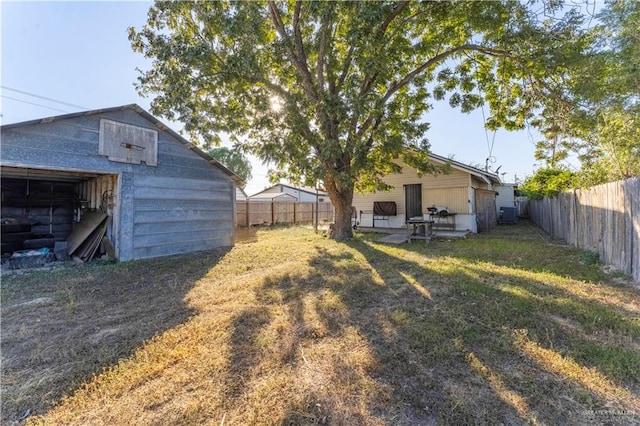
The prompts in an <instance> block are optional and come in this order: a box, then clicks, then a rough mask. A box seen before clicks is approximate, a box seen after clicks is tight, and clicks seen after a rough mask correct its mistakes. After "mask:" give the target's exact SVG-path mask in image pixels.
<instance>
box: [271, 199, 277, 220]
mask: <svg viewBox="0 0 640 426" xmlns="http://www.w3.org/2000/svg"><path fill="white" fill-rule="evenodd" d="M274 207H275V206H274V205H273V201H272V202H271V224H272V225H275V223H276V209H275V208H274Z"/></svg>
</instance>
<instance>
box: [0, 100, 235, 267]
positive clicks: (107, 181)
mask: <svg viewBox="0 0 640 426" xmlns="http://www.w3.org/2000/svg"><path fill="white" fill-rule="evenodd" d="M1 136H2V145H1V152H0V154H1V156H0V168H1V170H0V172H1V173H2V179H3V193H4V192H5V185H4V182H5V181H8V180H13V181H15V182H16V183H17V184H18V183H20V182H27V183H28V182H36V181H37V182H43V183H47V182H51V183H54V182H67V183H68V184H72V185H74V194H73V200H66V199H65V201H64V202H63V200H62V199H59V198H58V197H57V196H56V194H55V193H54V188H55V186H54V185H53V184H52V185H51V188H52V189H51V194H49V195H48V196H47V200H48V202H49V205H47V206H44V205H43V207H42V208H48V209H49V213H50V216H51V217H54V216H55V212H56V210H57V209H61V210H60V211H64V212H65V216H64V217H65V218H69V217H71V215H69V214H68V211H69V209H73V212H74V213H73V218H72V220H73V222H72V223H70V224H68V225H70V227H73V226H74V225H75V222H77V213H78V212H81V211H86V210H89V209H99V210H102V211H105V212H107V214H108V215H109V230H108V232H107V235H108V236H109V239H110V240H111V242H112V243H113V245H114V246H115V250H116V254H117V257H118V258H119V259H120V260H131V259H140V258H148V257H156V256H165V255H171V254H178V253H185V252H191V251H196V250H205V249H211V248H214V247H220V246H231V245H233V242H234V216H235V214H234V211H235V191H236V183H241V182H242V181H241V179H240V178H239V177H238V176H236V175H235V174H234V173H233V172H231V171H230V170H229V169H227V168H226V167H224V166H223V165H222V164H220V163H219V162H217V161H216V160H214V159H212V158H210V157H209V156H208V155H207V154H206V153H204V152H203V151H201V150H200V149H199V148H198V147H196V146H195V145H194V144H192V143H190V142H189V141H187V140H186V139H184V138H183V137H182V136H180V135H179V134H178V133H176V132H174V131H173V130H171V129H170V128H168V127H167V126H166V125H164V124H163V123H161V122H160V121H159V120H158V119H156V118H155V117H153V116H152V115H151V114H149V113H148V112H146V111H145V110H143V109H142V108H140V107H139V106H138V105H135V104H134V105H125V106H120V107H114V108H107V109H101V110H92V111H86V112H81V113H75V114H67V115H62V116H56V117H51V118H46V119H42V120H34V121H28V122H23V123H16V124H10V125H5V126H2V128H1ZM105 177H108V178H105ZM14 187H15V188H22V186H20V185H18V186H15V185H14ZM26 187H27V188H28V187H29V186H28V185H27V186H26ZM16 191H17V190H14V192H13V193H12V194H13V195H12V196H11V197H10V198H9V199H7V200H3V201H4V202H3V205H2V214H3V216H6V215H11V216H17V215H20V214H22V215H24V216H28V215H29V212H30V211H31V204H32V203H33V200H32V194H29V191H28V189H27V190H26V193H24V194H21V193H20V192H16ZM23 192H24V191H23ZM3 195H4V194H3ZM67 198H68V197H67ZM40 203H41V204H42V203H43V201H42V200H41V201H40ZM44 203H45V204H46V202H44ZM43 211H44V210H43ZM56 220H57V221H65V220H67V221H68V220H69V219H64V218H63V216H62V215H60V216H59V218H58V219H56ZM56 220H52V221H51V224H50V226H53V225H54V222H56ZM67 228H69V226H67V227H61V228H60V229H67ZM56 238H57V239H63V238H64V233H63V234H61V235H57V236H56Z"/></svg>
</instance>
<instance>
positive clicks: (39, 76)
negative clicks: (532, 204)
mask: <svg viewBox="0 0 640 426" xmlns="http://www.w3.org/2000/svg"><path fill="white" fill-rule="evenodd" d="M150 4H151V3H150V2H115V1H112V2H89V1H84V2H8V1H3V2H2V3H0V8H1V9H0V10H1V14H2V33H1V37H2V46H1V47H2V50H1V52H2V62H1V63H2V65H1V68H2V74H1V84H2V86H3V87H2V88H1V89H0V90H1V94H2V98H1V104H0V105H1V109H0V111H1V113H2V124H9V123H15V122H20V121H26V120H31V119H36V118H43V117H49V116H53V115H60V114H64V113H67V112H77V111H81V110H82V109H97V108H105V107H112V106H118V105H125V104H131V103H137V104H138V105H140V106H142V107H143V108H145V109H147V110H148V109H149V102H150V99H145V98H141V97H140V96H139V95H138V94H137V92H136V90H135V88H134V83H135V81H136V78H137V76H138V72H137V71H136V68H141V69H148V68H149V66H150V63H149V62H148V61H147V60H146V59H145V58H144V57H142V55H140V54H137V53H134V52H133V51H132V50H131V46H130V44H129V40H128V39H127V28H128V27H130V26H133V27H135V28H141V27H142V25H143V24H144V22H145V20H146V15H147V11H148V9H149V6H150ZM19 91H22V92H28V93H31V94H35V95H38V96H40V97H34V96H31V95H27V94H24V93H20V92H19ZM43 97H44V98H50V99H54V100H57V101H61V102H65V103H66V104H71V105H74V106H71V105H65V104H61V103H56V102H51V101H48V100H46V99H42V98H43ZM33 104H38V105H33ZM76 106H77V107H76ZM78 107H81V108H78ZM158 118H159V119H161V120H162V121H165V123H166V124H168V125H170V126H171V127H173V128H174V129H175V130H177V131H179V130H180V125H179V124H178V123H169V122H167V121H166V120H164V119H163V118H162V117H158ZM426 120H427V121H429V122H430V123H431V129H430V130H429V132H428V134H427V136H428V138H429V140H430V142H431V149H432V151H433V152H434V153H436V154H439V155H442V156H447V157H448V156H453V157H454V158H455V159H456V160H458V161H461V162H463V163H466V164H470V163H472V164H482V165H484V163H485V159H486V158H487V157H489V155H490V154H491V157H492V161H491V162H490V168H492V169H494V170H495V169H496V168H497V167H498V166H502V167H501V169H500V174H501V175H502V173H503V172H506V174H505V175H503V180H504V181H507V182H512V181H513V180H514V176H515V175H517V177H518V178H519V179H522V178H524V177H525V176H526V175H531V174H532V173H533V170H534V169H535V161H534V159H533V151H534V141H535V140H536V138H537V136H536V133H535V131H533V130H532V131H531V133H530V132H528V131H526V130H525V131H521V132H505V131H498V132H497V133H496V134H495V137H494V133H493V132H488V133H487V132H485V130H484V127H483V118H482V111H481V110H477V111H474V112H473V113H471V114H463V113H461V112H459V111H457V110H452V109H451V108H449V107H448V105H447V104H446V103H440V104H438V105H436V108H435V109H434V110H433V111H432V112H431V113H430V114H429V115H428V116H427V117H426ZM487 139H488V141H489V143H488V142H487ZM492 140H493V141H494V144H493V149H492V150H491V152H490V149H489V145H490V142H491V141H492ZM252 163H253V168H254V171H253V175H254V179H253V180H252V181H250V182H249V184H248V186H247V188H246V189H247V193H249V194H253V193H255V192H258V191H260V190H262V189H263V188H265V187H266V186H269V183H268V181H267V177H266V172H267V167H265V166H264V165H262V164H261V162H260V161H259V160H257V159H255V158H252Z"/></svg>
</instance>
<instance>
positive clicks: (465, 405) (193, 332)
mask: <svg viewBox="0 0 640 426" xmlns="http://www.w3.org/2000/svg"><path fill="white" fill-rule="evenodd" d="M376 238H377V236H376V235H374V234H360V235H358V236H357V237H356V238H355V239H354V240H352V241H350V242H348V243H345V244H342V243H336V242H334V241H331V240H329V239H327V238H323V237H321V236H319V235H316V234H314V233H313V232H312V231H310V230H306V229H302V228H281V229H272V230H263V231H259V233H258V234H257V239H254V240H253V241H251V242H248V243H242V244H237V245H236V247H235V248H233V249H232V250H230V251H228V252H217V253H204V254H203V253H198V254H195V255H189V256H178V257H172V258H165V259H155V260H149V261H136V262H130V263H124V264H94V265H86V266H83V267H75V268H73V267H71V268H65V269H62V270H59V271H54V272H48V273H43V272H28V273H23V274H21V275H15V274H10V275H5V276H3V278H2V330H1V331H2V357H3V359H2V423H3V424H8V423H11V422H21V421H25V422H26V423H27V424H34V425H35V424H60V425H74V424H76V425H80V424H82V425H85V424H94V425H100V424H104V425H114V424H127V425H137V424H163V425H171V424H175V425H185V424H193V425H202V424H215V425H221V424H225V425H245V424H279V425H293V424H295V425H297V424H336V425H358V424H362V425H365V424H366V425H417V424H425V425H432V424H534V425H535V424H549V425H556V424H563V425H571V424H573V425H585V424H640V297H639V296H640V291H639V290H638V289H637V287H636V288H635V289H634V287H633V286H631V285H630V284H629V282H625V278H624V277H623V276H620V275H615V274H614V275H611V274H607V273H605V272H603V268H602V265H599V264H598V263H597V262H596V261H595V259H594V258H593V256H591V255H590V254H589V253H585V252H583V251H580V250H576V249H572V248H570V247H567V246H564V245H561V244H559V243H558V242H556V241H551V240H549V239H548V238H547V237H546V236H544V235H543V234H542V233H541V231H539V230H538V229H537V228H534V227H532V226H530V225H528V224H519V225H514V226H505V227H500V228H499V229H497V230H496V231H495V232H492V233H491V234H485V235H476V236H472V237H470V238H467V239H461V240H455V241H454V240H451V241H449V240H436V241H432V242H431V243H429V244H428V245H425V244H423V243H412V244H410V245H409V244H403V245H399V246H396V245H385V244H379V243H376V242H375V239H376Z"/></svg>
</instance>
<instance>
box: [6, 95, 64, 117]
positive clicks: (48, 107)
mask: <svg viewBox="0 0 640 426" xmlns="http://www.w3.org/2000/svg"><path fill="white" fill-rule="evenodd" d="M2 97H3V98H6V99H11V100H12V101H18V102H23V103H25V104H29V105H35V106H39V107H42V108H47V109H50V110H53V111H58V112H64V113H68V112H69V111H65V110H62V109H58V108H53V107H50V106H47V105H42V104H37V103H35V102H29V101H25V100H24V99H18V98H13V97H11V96H7V95H2Z"/></svg>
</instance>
